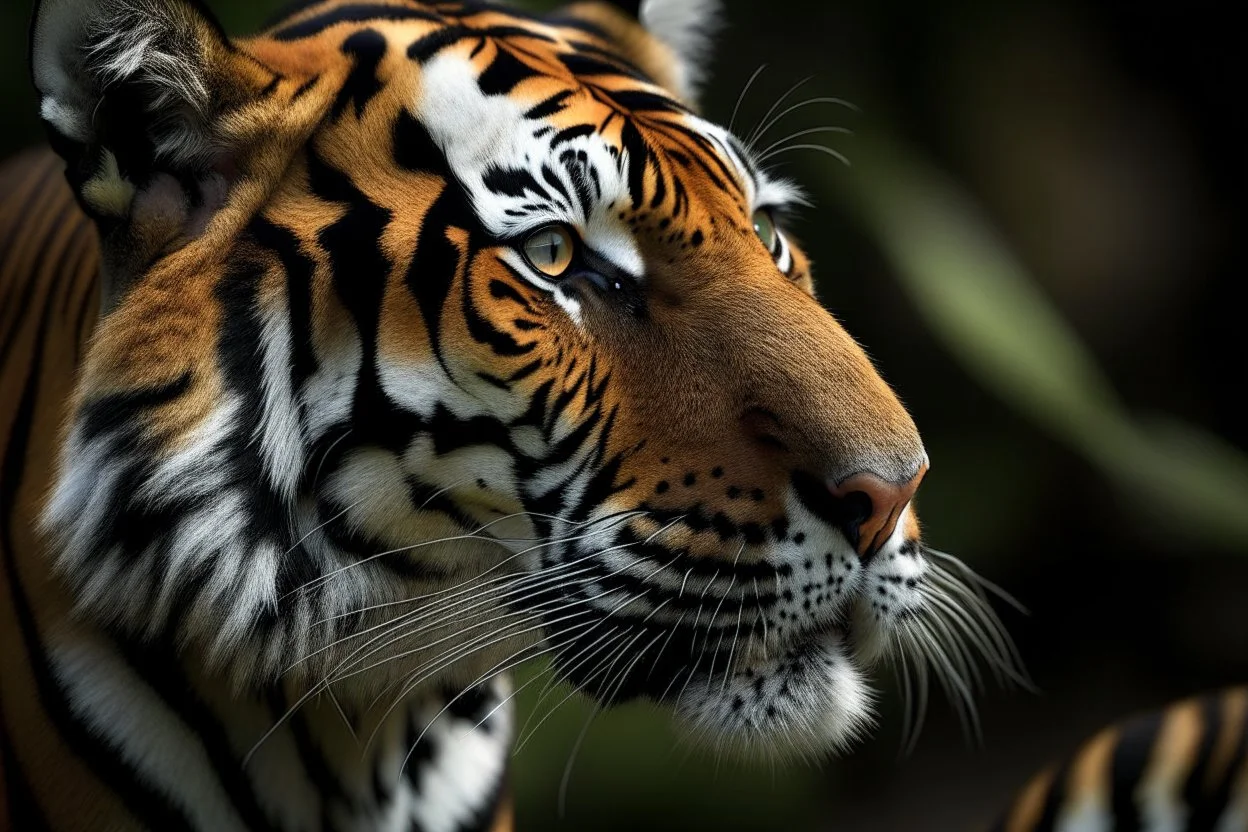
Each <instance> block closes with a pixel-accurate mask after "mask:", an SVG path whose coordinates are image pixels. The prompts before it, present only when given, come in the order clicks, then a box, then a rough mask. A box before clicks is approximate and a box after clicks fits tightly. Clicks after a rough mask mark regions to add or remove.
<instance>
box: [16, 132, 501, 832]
mask: <svg viewBox="0 0 1248 832" xmlns="http://www.w3.org/2000/svg"><path fill="white" fill-rule="evenodd" d="M63 167H64V166H63V164H62V163H61V161H60V160H59V159H57V158H56V157H54V156H53V155H52V154H50V153H46V152H44V153H37V154H27V155H26V156H23V157H20V158H17V159H14V160H11V161H10V162H8V163H7V164H6V165H4V166H3V168H0V192H3V193H5V194H7V195H8V197H9V198H8V199H7V200H6V201H4V202H3V203H2V204H0V298H2V300H0V309H2V310H3V318H2V320H0V333H3V337H2V338H0V346H2V347H3V349H2V350H0V359H2V360H0V430H2V431H3V434H4V435H5V436H6V437H7V439H8V441H7V442H6V445H5V447H4V452H3V454H2V455H0V471H3V474H2V476H0V569H2V571H0V598H3V603H0V771H2V772H3V775H4V780H3V788H0V829H5V830H7V829H14V830H38V829H131V828H147V829H162V830H164V829H203V830H234V829H250V830H269V829H359V830H374V829H427V830H446V831H447V832H451V831H452V830H471V829H487V828H490V829H493V830H496V832H503V830H509V829H510V821H509V817H508V815H507V812H506V791H505V768H506V761H507V755H508V753H509V748H510V730H511V726H510V720H511V714H510V710H509V708H508V707H507V706H506V704H505V702H506V699H507V697H508V695H509V690H508V688H507V683H506V680H505V679H501V678H500V679H497V680H493V681H491V682H489V683H488V684H484V685H480V686H476V687H474V688H472V689H470V690H467V691H464V692H462V693H461V691H460V689H459V688H455V689H451V690H444V691H432V692H429V693H428V694H427V695H424V696H419V697H412V698H410V699H409V700H408V701H407V702H405V703H404V705H403V707H402V708H399V709H396V710H395V711H394V712H392V713H390V714H387V715H385V718H384V719H380V718H379V715H372V716H371V717H370V715H369V714H367V713H365V712H362V711H354V712H353V711H352V710H351V709H349V708H348V707H347V703H343V702H341V701H337V700H336V699H335V698H334V697H321V698H319V699H318V700H317V701H314V702H311V703H308V704H307V705H305V706H304V707H303V708H301V709H300V710H299V712H298V713H297V714H296V715H295V716H294V717H292V718H290V719H288V720H285V721H282V717H283V716H284V715H285V714H286V713H287V712H288V710H289V709H290V706H291V705H292V704H293V703H294V702H296V701H297V699H298V697H299V695H300V693H301V692H300V691H299V690H297V689H292V688H290V687H280V686H279V687H275V688H273V687H271V688H269V689H266V690H263V691H253V692H250V693H249V694H248V695H240V694H239V692H238V691H237V690H235V689H234V688H232V687H231V686H229V685H228V684H223V682H222V680H220V679H216V678H212V677H211V676H209V675H207V674H205V673H204V672H203V667H202V663H201V662H199V661H197V660H196V658H195V657H194V656H187V655H180V654H179V651H178V650H176V649H175V648H174V646H173V645H171V644H169V643H168V642H167V641H166V640H163V639H161V640H155V641H145V642H142V643H140V642H138V641H136V640H133V639H126V638H122V637H119V636H115V635H109V634H106V633H103V632H100V631H99V630H98V629H96V628H93V627H90V626H88V625H86V624H84V623H81V622H73V621H72V620H70V619H69V618H68V617H67V612H68V606H69V598H68V597H67V595H66V593H65V592H64V590H63V588H62V587H61V586H60V585H59V584H58V583H57V582H56V581H55V579H53V578H51V577H50V576H49V575H48V569H47V563H46V561H45V559H44V557H43V554H42V552H41V551H40V543H39V539H38V535H37V532H36V529H37V525H38V524H37V517H38V514H39V511H40V506H41V504H42V502H43V499H44V496H45V491H46V489H47V473H48V471H49V470H50V469H51V468H52V467H53V466H54V460H55V453H54V448H55V445H56V441H57V435H58V433H59V432H60V428H61V424H62V422H63V419H64V416H65V409H66V405H67V403H68V400H69V398H70V395H71V385H72V383H73V378H74V371H75V367H76V366H77V365H78V363H79V361H80V360H81V356H82V352H83V350H84V348H85V344H86V342H87V340H88V337H89V335H90V333H91V331H92V329H93V327H94V325H95V322H96V315H97V310H98V308H99V303H100V298H99V273H98V249H97V243H96V238H95V233H94V231H93V229H92V228H91V225H90V223H89V222H88V221H87V219H86V217H84V216H83V215H82V214H81V212H80V211H79V209H78V207H77V206H76V205H75V203H74V200H73V195H72V193H71V191H70V190H69V188H68V187H66V186H65V184H64V179H63V176H62V171H63ZM452 698H454V701H453V702H451V704H450V705H449V707H448V706H447V702H448V701H449V700H451V699H452ZM275 724H277V725H279V727H278V729H277V730H276V731H274V732H273V733H272V734H270V735H269V736H268V738H267V739H266V740H265V742H264V744H263V745H261V746H260V747H259V748H258V749H257V750H256V751H255V754H254V756H253V757H252V758H251V759H250V760H249V761H248V762H247V764H246V765H244V760H245V759H246V758H247V755H248V754H249V752H251V750H252V749H253V747H254V746H255V744H256V741H257V740H258V739H259V738H260V737H261V736H263V735H264V734H265V732H266V731H268V730H269V729H270V728H271V727H272V726H274V725H275ZM370 735H371V736H373V739H372V742H371V744H370V746H369V748H368V749H367V753H364V749H363V747H362V743H363V739H364V738H365V737H368V736H370ZM418 738H419V742H417V739H418ZM496 816H497V821H496V820H495V819H496Z"/></svg>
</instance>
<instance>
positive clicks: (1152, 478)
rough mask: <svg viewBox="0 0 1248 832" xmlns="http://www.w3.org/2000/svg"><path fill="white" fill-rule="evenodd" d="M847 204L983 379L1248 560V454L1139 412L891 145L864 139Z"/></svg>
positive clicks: (1201, 534)
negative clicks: (850, 203) (1128, 407)
mask: <svg viewBox="0 0 1248 832" xmlns="http://www.w3.org/2000/svg"><path fill="white" fill-rule="evenodd" d="M859 150H860V152H859V154H858V155H857V157H856V162H855V167H856V171H857V172H856V174H855V175H853V176H839V177H837V178H836V180H835V183H836V186H837V187H839V188H840V189H841V192H842V193H843V194H844V195H845V196H846V197H848V198H849V199H851V200H853V204H854V206H855V208H856V209H858V210H857V211H856V213H857V214H858V215H859V216H861V217H862V218H863V219H864V220H865V222H866V224H867V226H868V228H869V229H870V232H871V234H872V235H873V236H874V237H875V239H876V240H877V241H878V242H879V244H880V246H881V248H882V249H883V250H884V251H885V252H886V253H887V255H888V256H889V258H890V259H891V261H892V263H893V265H894V266H895V268H896V273H897V275H898V276H899V277H900V278H901V280H902V285H903V286H904V287H905V289H906V292H907V293H908V295H909V297H910V299H911V300H912V301H913V302H914V304H915V305H916V306H917V308H918V309H919V311H920V313H921V314H922V316H923V318H924V320H925V321H926V322H927V324H928V325H929V326H930V327H931V328H932V330H933V331H934V332H935V333H936V334H937V335H938V336H939V337H940V339H941V340H942V341H943V343H944V344H945V345H946V346H947V347H948V348H949V349H950V350H951V351H952V352H953V353H954V354H955V355H956V356H957V357H958V360H959V361H961V362H962V364H963V366H964V367H965V368H966V369H968V370H969V371H970V372H972V373H973V374H974V375H975V377H976V378H977V379H978V380H979V381H980V382H981V383H983V384H984V386H985V387H987V388H988V389H990V390H992V391H993V392H995V393H996V394H997V395H999V396H1000V397H1001V398H1002V399H1003V400H1004V401H1006V402H1008V403H1010V404H1011V405H1013V406H1014V407H1016V408H1017V409H1018V410H1019V412H1020V413H1022V414H1023V415H1025V416H1026V417H1027V418H1029V419H1033V420H1035V421H1036V422H1037V424H1038V425H1039V426H1040V427H1041V428H1042V429H1044V430H1046V431H1048V432H1050V433H1051V434H1052V435H1054V436H1056V437H1058V438H1060V439H1062V440H1063V441H1066V442H1068V443H1070V445H1071V446H1072V447H1073V448H1074V449H1075V450H1076V451H1078V452H1079V453H1081V454H1083V455H1084V456H1085V457H1086V458H1087V459H1088V460H1089V461H1090V462H1092V463H1093V464H1095V465H1096V466H1097V467H1098V468H1100V470H1101V471H1102V472H1103V473H1104V474H1105V475H1106V476H1108V477H1109V478H1110V479H1111V480H1112V481H1113V482H1114V483H1116V484H1117V485H1118V486H1119V487H1121V488H1123V489H1125V490H1126V491H1127V492H1128V496H1129V497H1130V498H1138V499H1142V500H1144V501H1146V502H1147V504H1148V505H1150V506H1152V507H1154V508H1156V509H1157V510H1160V511H1163V512H1165V513H1166V515H1167V518H1168V521H1169V523H1170V524H1172V525H1174V526H1177V527H1178V530H1181V533H1182V534H1184V535H1185V536H1186V537H1187V539H1188V540H1190V541H1193V542H1194V543H1195V544H1196V545H1201V544H1213V545H1218V546H1225V547H1227V548H1228V549H1230V550H1231V551H1237V552H1240V553H1243V554H1248V511H1245V507H1248V456H1245V454H1244V453H1243V452H1242V451H1240V450H1239V449H1237V448H1235V447H1233V446H1231V445H1229V444H1227V443H1226V442H1223V441H1221V440H1220V439H1218V438H1217V437H1216V436H1214V435H1212V434H1210V433H1208V432H1207V431H1204V430H1201V429H1200V428H1197V427H1196V426H1193V425H1189V424H1185V423H1183V422H1181V421H1179V420H1176V419H1167V418H1161V417H1155V418H1153V419H1150V420H1143V419H1138V418H1133V417H1132V416H1131V415H1130V414H1129V413H1128V412H1127V411H1126V409H1125V407H1124V405H1123V403H1122V402H1121V401H1120V400H1119V399H1118V397H1117V396H1116V395H1115V394H1114V392H1113V388H1112V385H1111V384H1110V381H1109V379H1108V378H1106V376H1105V374H1104V373H1103V372H1102V371H1101V370H1100V368H1099V367H1098V366H1097V365H1096V361H1095V359H1094V358H1093V356H1092V355H1091V354H1090V353H1089V351H1088V350H1087V348H1086V347H1085V346H1084V345H1083V344H1082V342H1081V341H1080V339H1079V336H1078V335H1077V334H1076V333H1075V331H1074V330H1073V329H1072V328H1071V326H1070V325H1069V324H1067V323H1066V322H1065V321H1064V320H1062V318H1061V316H1060V314H1059V313H1058V312H1057V311H1056V310H1055V309H1054V308H1053V304H1052V302H1051V301H1049V300H1048V299H1047V298H1046V297H1045V296H1044V294H1043V292H1041V291H1040V290H1039V289H1038V288H1037V286H1036V283H1035V281H1034V280H1033V279H1032V278H1031V277H1030V276H1029V275H1028V274H1027V272H1026V270H1025V269H1024V268H1023V267H1022V265H1021V264H1019V262H1018V260H1017V258H1016V257H1015V256H1014V255H1013V254H1012V253H1011V252H1010V250H1009V248H1008V246H1006V244H1005V243H1004V242H1003V241H1002V240H1001V239H1000V237H999V236H997V234H996V233H995V232H994V231H993V229H992V228H991V225H990V224H989V223H988V222H987V220H986V219H985V218H984V217H983V216H982V214H981V212H980V211H979V210H978V209H977V208H976V207H975V206H974V204H973V203H972V202H971V201H970V200H968V199H967V197H966V196H965V194H963V193H962V192H961V191H960V190H959V189H958V187H957V186H956V185H955V184H954V183H953V182H952V181H950V180H949V179H948V178H947V177H944V176H941V175H939V174H938V173H936V172H935V171H934V170H933V169H931V167H930V166H929V165H927V164H925V163H924V161H923V160H922V159H920V158H919V157H918V156H917V155H916V154H915V153H914V152H913V151H909V150H905V149H903V148H902V147H901V146H900V145H899V144H897V143H896V142H895V141H890V140H889V139H887V138H885V137H883V136H881V135H874V136H870V137H869V138H868V139H867V140H866V141H863V142H861V144H860V146H859Z"/></svg>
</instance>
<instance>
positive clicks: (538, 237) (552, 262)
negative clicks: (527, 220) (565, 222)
mask: <svg viewBox="0 0 1248 832" xmlns="http://www.w3.org/2000/svg"><path fill="white" fill-rule="evenodd" d="M572 246H573V243H572V234H571V233H570V232H569V231H568V230H567V229H566V228H561V227H560V226H557V225H548V226H546V227H545V228H540V229H538V230H537V231H534V232H533V233H532V234H530V235H529V237H528V239H526V240H525V241H524V256H525V257H526V258H528V261H529V263H531V264H532V265H533V268H535V269H537V270H538V271H539V272H541V273H542V274H544V275H546V276H547V277H558V276H559V275H561V274H563V273H564V272H566V271H567V270H568V266H570V265H571V264H572V251H573V248H572Z"/></svg>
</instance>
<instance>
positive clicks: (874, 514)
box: [829, 462, 927, 561]
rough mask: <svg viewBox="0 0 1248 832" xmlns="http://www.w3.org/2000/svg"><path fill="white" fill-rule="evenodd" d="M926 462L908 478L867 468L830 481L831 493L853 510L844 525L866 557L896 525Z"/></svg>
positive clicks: (876, 549)
mask: <svg viewBox="0 0 1248 832" xmlns="http://www.w3.org/2000/svg"><path fill="white" fill-rule="evenodd" d="M926 473H927V463H926V462H924V463H923V464H922V465H921V466H920V467H919V472H918V473H917V474H915V475H914V476H913V477H911V478H910V480H908V481H907V482H903V483H893V482H889V481H888V480H885V479H883V478H882V477H879V476H877V475H876V474H872V473H869V472H866V471H862V472H859V473H857V474H853V475H851V476H849V477H846V478H845V479H843V480H841V481H840V482H839V483H835V484H829V489H830V490H831V492H832V496H833V497H835V498H837V499H838V500H841V501H842V502H843V504H844V505H846V506H847V507H848V508H849V509H850V510H849V512H848V513H847V515H846V517H845V519H844V521H843V523H842V527H843V530H844V531H845V533H846V534H847V535H848V536H849V540H850V543H852V544H853V546H854V548H855V549H856V550H857V551H858V555H859V557H861V558H862V559H863V560H864V561H865V560H868V559H870V558H871V557H872V556H873V555H874V554H875V553H876V552H878V551H879V550H880V547H881V546H883V545H884V543H885V542H886V541H887V540H888V538H889V537H890V536H891V535H892V533H893V530H894V529H895V528H897V521H898V520H899V519H901V513H902V511H904V510H905V508H906V506H907V505H908V504H909V503H910V500H911V499H913V498H914V492H915V491H917V490H918V488H919V483H920V482H921V481H922V480H923V475H924V474H926Z"/></svg>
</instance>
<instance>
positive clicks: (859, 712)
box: [544, 500, 1009, 757]
mask: <svg viewBox="0 0 1248 832" xmlns="http://www.w3.org/2000/svg"><path fill="white" fill-rule="evenodd" d="M789 509H790V515H789V516H790V518H791V519H792V521H793V522H792V525H791V526H790V529H791V530H789V531H787V532H786V534H785V535H784V537H783V539H778V540H772V541H769V543H768V545H766V546H765V547H752V548H754V549H759V550H763V551H748V550H747V547H746V546H745V545H743V544H735V543H731V544H730V545H726V548H725V550H724V551H723V552H722V553H721V555H720V557H719V558H717V559H713V560H712V559H707V558H700V559H696V560H695V559H693V558H690V557H688V556H687V555H686V556H684V557H682V556H681V555H680V553H679V552H675V553H673V552H672V551H670V550H668V549H666V548H664V547H662V546H659V545H656V544H657V543H659V542H661V541H662V539H663V532H664V531H666V532H667V533H671V529H670V525H669V526H667V527H660V529H661V531H659V532H655V533H652V534H651V535H648V536H647V537H645V538H641V539H638V538H637V537H636V536H632V535H630V534H628V533H626V532H623V531H622V528H621V527H624V526H625V524H626V522H627V518H628V516H629V515H628V513H627V512H617V513H613V514H608V515H605V518H606V519H605V522H606V523H607V524H614V528H613V529H611V530H610V531H603V532H601V533H599V534H598V535H596V536H595V535H590V536H588V539H587V540H584V541H581V542H580V543H579V545H578V546H573V547H569V549H568V551H565V552H564V553H563V555H562V558H561V563H558V564H555V563H553V561H551V560H549V559H548V560H547V562H546V563H545V566H544V568H545V569H547V570H548V571H549V570H553V571H556V572H557V571H558V570H561V569H569V570H570V571H569V574H571V575H575V580H570V581H567V582H563V583H565V584H566V585H565V586H564V587H563V588H562V589H561V591H560V593H559V595H560V599H559V603H557V604H554V603H553V602H552V601H550V600H545V601H544V603H546V604H551V605H553V606H554V607H555V609H557V610H558V611H559V612H558V616H552V617H548V620H552V619H555V620H552V623H551V624H550V625H549V626H548V628H547V639H548V644H549V645H550V649H551V650H553V652H554V664H555V667H556V669H557V671H558V672H559V673H560V675H562V676H563V677H564V678H566V679H568V680H569V681H571V682H572V683H573V684H574V685H576V686H577V687H579V688H580V689H581V690H583V691H585V692H586V693H589V694H590V695H591V696H593V697H595V698H597V699H599V700H600V701H604V702H607V703H614V702H618V701H622V700H625V699H628V698H632V697H638V696H640V697H645V698H649V699H653V700H655V701H658V702H660V703H663V704H666V705H669V706H671V707H672V708H673V709H674V710H675V712H676V714H677V716H678V717H679V718H680V720H681V721H682V722H683V723H684V725H685V726H686V728H687V729H688V730H689V732H690V733H692V734H693V736H694V737H695V738H696V739H698V740H699V741H703V742H706V743H708V744H711V745H715V746H717V747H727V748H729V749H733V750H736V751H739V752H741V753H744V754H748V755H754V756H771V757H786V756H792V755H809V754H821V753H825V752H828V751H841V750H844V749H845V748H846V747H847V746H848V745H849V744H850V743H851V742H852V741H853V740H854V739H855V738H857V737H859V736H861V735H862V734H863V733H864V732H865V731H866V730H867V729H868V728H869V727H870V725H871V723H872V716H871V707H872V702H873V700H874V694H873V692H872V690H871V687H870V683H869V678H868V674H867V671H868V670H869V669H870V668H871V667H872V666H873V665H874V664H876V663H877V662H878V661H879V660H880V659H881V658H882V657H885V656H887V655H888V654H889V653H890V652H892V649H894V648H896V649H900V650H901V651H902V652H903V653H911V654H914V657H915V658H916V659H919V660H920V661H927V660H929V659H931V660H932V661H933V663H939V661H940V660H939V659H938V658H935V657H932V656H928V655H927V652H928V651H931V650H932V649H934V648H933V645H935V649H938V650H940V649H943V650H945V651H954V652H955V653H956V656H957V661H959V662H961V661H963V660H964V659H966V660H971V661H973V659H970V656H969V653H968V652H967V651H966V649H965V647H963V646H962V645H963V643H964V642H967V641H972V642H974V643H975V644H976V647H977V648H978V649H979V650H981V651H984V652H985V656H984V658H985V660H986V661H987V662H988V663H989V664H992V665H1002V664H1007V663H1008V662H1009V657H1008V656H1004V654H999V651H997V650H996V649H995V648H989V649H987V650H985V645H984V642H983V640H982V639H978V638H975V637H974V636H973V635H971V634H970V631H969V630H968V629H967V628H966V627H965V626H964V622H961V621H957V620H955V621H953V622H952V625H953V626H952V627H951V626H950V623H951V622H950V621H946V620H944V619H942V618H941V608H940V607H939V603H940V602H939V601H937V607H936V608H933V607H932V604H931V599H932V598H933V597H937V598H939V597H943V596H942V595H941V593H946V592H949V591H956V590H949V589H948V587H949V586H950V579H949V577H948V573H945V572H941V571H939V567H933V565H932V564H931V562H929V560H928V559H927V558H926V556H925V555H924V553H923V552H922V550H921V549H920V546H919V544H918V540H917V538H916V537H913V536H908V535H907V534H906V533H905V532H904V531H903V529H906V528H908V527H909V528H911V529H913V528H915V526H913V524H911V523H910V522H909V520H910V518H909V517H908V514H909V512H910V509H909V508H907V509H906V510H905V511H906V515H907V516H903V518H902V522H900V523H899V524H898V527H897V529H896V530H895V531H894V532H893V534H892V535H891V536H890V538H889V539H888V541H887V542H886V543H885V545H884V547H883V548H882V549H881V550H880V551H879V552H878V553H876V554H875V555H874V556H873V557H871V558H868V559H866V563H865V565H864V564H863V562H862V561H863V559H860V558H859V557H858V555H857V554H856V553H855V552H854V550H853V548H852V547H851V546H850V545H849V543H848V540H847V539H846V538H845V536H844V535H842V534H841V533H840V532H838V531H836V530H833V529H830V528H827V527H826V526H822V525H821V524H819V523H818V522H817V521H814V520H813V518H811V517H809V516H803V514H802V509H801V506H800V504H799V503H797V502H796V501H792V500H791V501H790V504H789ZM620 518H625V519H620ZM793 530H795V531H793ZM621 541H623V542H621ZM795 541H796V542H795ZM933 570H936V571H935V572H934V571H933ZM933 574H934V575H935V576H936V578H937V585H935V586H929V585H928V584H929V576H930V575H933ZM966 580H969V579H966ZM963 588H964V589H969V587H967V586H966V584H965V580H964V581H963ZM970 591H971V592H973V589H972V590H970ZM968 594H969V593H968ZM976 614H977V615H978V616H979V617H978V618H977V621H978V622H979V623H978V624H976V625H975V627H978V628H979V629H980V630H983V631H986V632H992V633H999V632H1000V629H999V628H1000V624H999V622H997V621H996V618H995V616H993V615H992V614H991V611H990V610H989V609H988V608H987V607H986V606H982V607H980V608H979V611H978V612H977V613H976ZM925 621H926V622H927V623H924V622H925ZM971 629H974V627H972V628H971ZM931 632H940V633H942V634H943V635H942V639H943V641H940V642H939V643H935V642H932V641H931V639H930V638H928V639H926V640H925V636H924V635H923V634H925V633H929V634H930V633H931ZM937 670H938V672H940V671H941V668H940V667H937ZM956 670H957V671H958V673H965V672H966V669H965V668H964V667H962V666H959V667H958V668H957V669H956Z"/></svg>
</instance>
